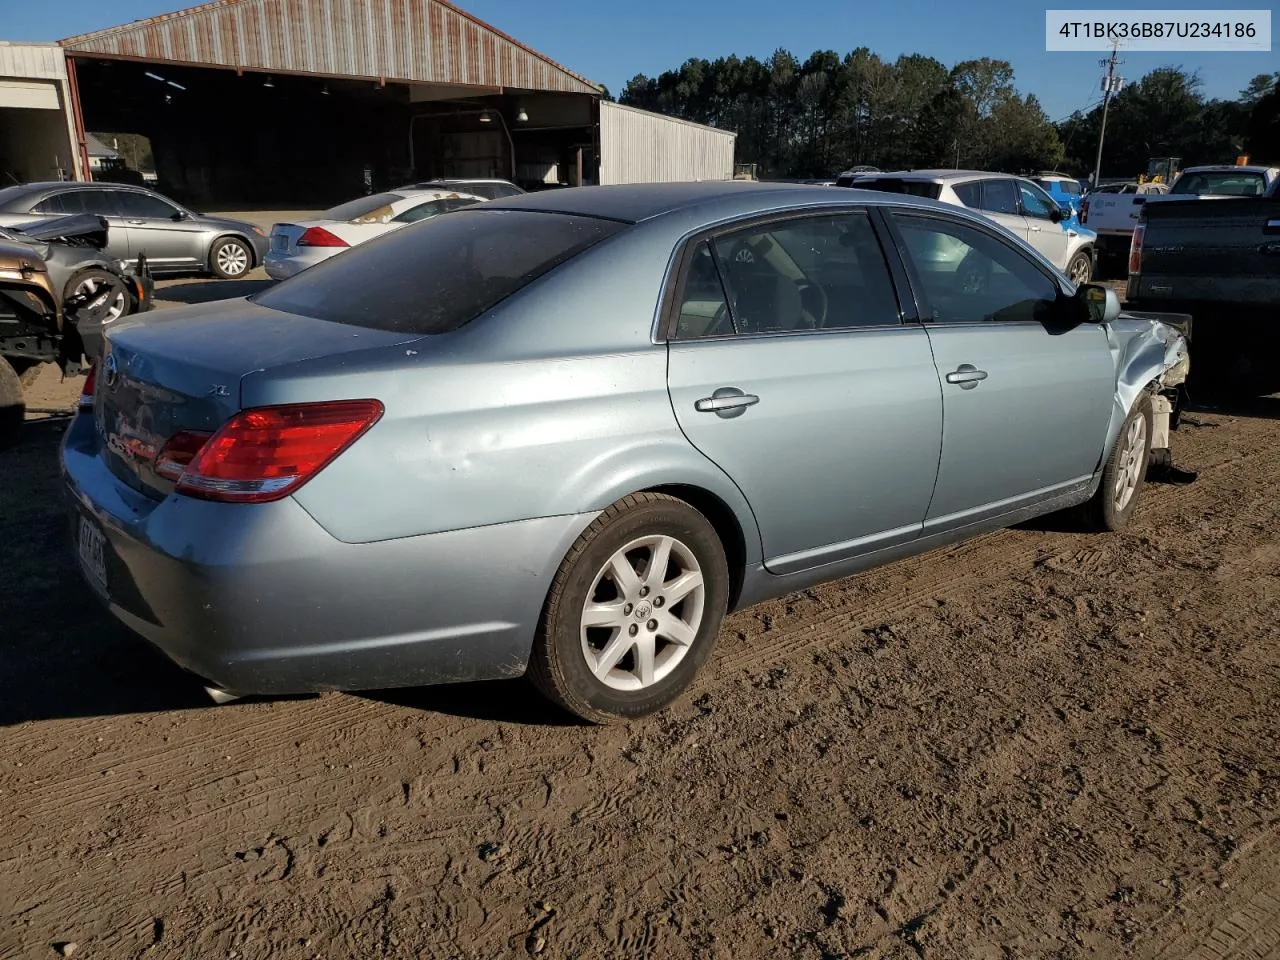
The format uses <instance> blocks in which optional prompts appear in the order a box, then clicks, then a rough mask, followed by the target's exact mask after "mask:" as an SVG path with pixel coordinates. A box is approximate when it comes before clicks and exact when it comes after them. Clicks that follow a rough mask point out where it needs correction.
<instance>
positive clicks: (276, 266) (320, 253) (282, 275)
mask: <svg viewBox="0 0 1280 960" xmlns="http://www.w3.org/2000/svg"><path fill="white" fill-rule="evenodd" d="M345 249H347V248H346V247H313V248H311V249H306V248H304V249H303V250H302V251H295V252H294V253H268V254H267V256H266V259H264V260H263V261H262V266H263V268H264V269H265V270H266V271H267V276H268V277H270V278H271V279H272V280H288V279H289V278H290V277H293V276H296V275H297V274H299V273H301V272H302V271H303V270H305V269H307V267H314V266H315V265H316V264H317V263H321V262H322V261H324V260H328V259H329V258H330V257H332V256H335V255H337V254H339V253H341V252H342V251H343V250H345Z"/></svg>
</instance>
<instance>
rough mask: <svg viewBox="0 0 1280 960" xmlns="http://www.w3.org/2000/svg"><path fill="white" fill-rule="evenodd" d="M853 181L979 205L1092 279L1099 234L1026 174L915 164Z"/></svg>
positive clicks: (1076, 274)
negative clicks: (917, 167)
mask: <svg viewBox="0 0 1280 960" xmlns="http://www.w3.org/2000/svg"><path fill="white" fill-rule="evenodd" d="M848 186H850V187H854V188H857V189H861V190H882V191H886V192H889V193H901V194H908V195H910V196H915V197H925V198H928V199H930V200H940V201H942V202H943V203H948V204H952V205H954V206H960V207H967V208H968V209H970V210H976V211H978V212H979V213H981V214H982V215H983V216H985V217H987V218H988V219H990V220H993V221H994V222H996V223H998V224H1000V226H1002V227H1004V228H1005V229H1006V230H1008V231H1009V232H1010V233H1011V234H1013V235H1014V236H1015V237H1017V238H1018V239H1020V240H1023V241H1026V242H1027V243H1030V244H1031V246H1033V247H1034V248H1035V249H1036V250H1038V251H1039V252H1040V253H1041V254H1043V255H1044V256H1045V257H1046V258H1048V260H1049V262H1051V263H1052V264H1053V265H1054V266H1055V267H1057V268H1058V269H1059V270H1062V271H1063V272H1064V273H1066V274H1067V276H1069V277H1070V278H1071V282H1072V283H1075V284H1082V283H1087V282H1088V281H1089V280H1090V279H1091V278H1092V277H1093V269H1094V257H1095V245H1096V242H1097V235H1096V234H1095V233H1094V232H1093V231H1092V230H1089V229H1087V228H1085V227H1082V226H1080V224H1079V223H1077V222H1076V221H1075V220H1074V219H1073V218H1072V217H1071V216H1070V215H1069V214H1068V213H1066V212H1064V211H1063V209H1062V208H1061V207H1059V206H1058V204H1057V203H1056V202H1055V201H1054V199H1053V197H1051V196H1049V194H1048V193H1046V192H1045V191H1044V189H1043V188H1042V187H1040V186H1039V185H1038V184H1036V183H1034V182H1033V181H1031V180H1029V179H1027V178H1025V177H1015V176H1011V175H1009V174H1004V173H988V172H982V171H975V170H911V171H901V172H894V173H879V174H871V175H867V176H859V177H855V178H853V179H852V181H851V182H850V183H849V184H848Z"/></svg>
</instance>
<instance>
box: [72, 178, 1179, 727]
mask: <svg viewBox="0 0 1280 960" xmlns="http://www.w3.org/2000/svg"><path fill="white" fill-rule="evenodd" d="M939 251H941V252H942V254H943V255H939ZM1187 369H1188V359H1187V353H1186V342H1185V340H1184V339H1183V337H1182V335H1181V334H1180V333H1179V332H1178V331H1176V330H1175V329H1174V328H1173V327H1172V326H1169V325H1166V324H1164V323H1161V322H1160V321H1159V320H1156V319H1152V318H1149V317H1147V318H1137V317H1126V316H1125V315H1123V314H1121V313H1120V309H1119V304H1118V301H1117V300H1116V298H1115V295H1114V293H1112V292H1110V291H1108V290H1107V289H1106V288H1104V287H1098V286H1091V285H1084V286H1080V287H1076V286H1074V285H1073V284H1072V283H1071V282H1070V281H1069V280H1068V279H1067V277H1066V276H1065V275H1064V274H1062V273H1061V272H1059V271H1058V270H1057V269H1056V268H1055V267H1054V266H1053V265H1052V264H1050V263H1049V262H1048V261H1047V260H1046V259H1045V258H1044V257H1043V256H1042V255H1041V254H1039V253H1037V252H1036V251H1035V250H1034V249H1032V248H1031V247H1030V246H1028V245H1027V244H1026V243H1024V242H1022V241H1021V240H1019V239H1018V238H1016V237H1014V236H1012V235H1011V234H1010V233H1009V232H1008V231H1006V230H1004V229H1002V228H1001V227H999V226H998V225H996V224H994V223H993V222H992V221H990V220H989V219H987V218H985V217H983V216H981V215H980V214H977V213H971V212H969V211H967V210H964V209H962V208H960V207H957V206H954V205H949V204H944V203H940V202H936V201H932V200H928V199H921V198H917V197H912V196H908V195H902V194H888V193H883V192H879V191H875V192H872V191H861V190H856V189H852V190H839V191H835V190H820V189H815V188H813V187H808V186H804V185H769V184H745V185H744V184H741V183H685V184H649V185H634V186H617V187H589V188H578V189H566V190H559V191H548V192H543V193H535V194H529V195H525V196H520V197H514V198H506V199H497V200H492V201H489V202H486V203H483V204H476V205H475V206H474V207H472V208H471V209H468V210H462V211H458V212H456V213H451V214H450V215H448V216H443V217H437V218H433V219H431V220H427V221H425V222H422V223H418V224H413V225H410V226H407V227H405V228H403V229H400V230H396V231H394V232H392V233H390V234H387V235H385V236H383V237H379V238H377V239H374V240H370V241H369V242H367V243H364V244H361V245H360V246H357V247H354V248H352V249H351V250H350V251H348V252H347V253H345V254H343V255H342V256H340V257H335V258H333V259H331V260H328V261H325V262H323V263H320V264H318V265H316V266H314V267H312V268H310V269H309V270H307V271H305V272H304V273H302V274H299V275H298V276H297V277H294V278H293V279H290V280H286V281H284V282H283V283H281V284H279V285H277V286H275V287H273V288H271V289H269V290H267V291H265V292H263V293H261V294H259V295H257V296H256V297H253V298H250V299H248V300H238V301H234V302H223V303H214V304H208V305H204V306H199V307H193V308H188V309H183V310H172V311H163V312H161V313H156V314H152V315H151V316H150V317H148V318H146V319H143V320H134V319H125V320H122V321H120V322H118V323H117V324H116V325H115V327H114V329H112V330H111V331H110V333H109V334H108V336H107V345H106V348H105V352H104V357H103V359H102V361H101V363H100V365H99V366H98V367H96V368H95V369H94V372H93V375H92V376H91V377H90V378H89V380H88V382H87V383H86V387H85V395H84V397H83V398H82V401H81V412H80V413H79V415H78V416H77V417H76V418H75V419H74V420H73V422H72V425H71V426H70V428H69V429H68V431H67V433H66V437H65V440H64V445H63V449H62V470H63V476H64V478H65V483H66V488H67V490H68V492H69V497H70V505H71V525H72V532H73V538H74V543H75V547H76V550H77V551H78V557H79V562H80V565H81V567H82V569H83V572H84V576H85V579H86V581H87V583H88V584H89V585H90V586H91V588H92V589H93V590H94V591H95V592H96V593H97V594H98V595H99V596H100V597H101V598H102V600H103V602H104V603H106V604H107V605H108V607H109V608H110V610H111V611H112V612H113V613H114V614H115V615H116V616H117V617H118V618H120V619H121V620H122V621H124V622H125V623H126V624H128V625H129V626H130V627H132V628H133V629H134V630H136V631H137V632H138V633H140V634H141V635H142V636H144V637H146V638H147V639H148V640H150V641H151V642H152V643H153V644H155V645H156V646H157V647H159V648H160V649H161V650H162V651H164V652H165V653H166V654H167V655H168V656H169V657H170V658H172V659H173V660H174V661H176V662H177V663H178V664H180V665H181V666H183V667H184V668H186V669H187V670H189V671H190V672H191V673H193V674H195V675H196V676H198V677H199V678H201V679H202V681H203V683H204V684H205V686H206V687H207V689H208V690H209V692H210V694H211V695H212V696H213V697H214V699H215V700H218V701H225V700H227V699H232V698H235V697H239V696H244V695H248V694H267V695H270V694H285V693H297V692H308V691H323V690H353V689H369V688H385V687H393V686H415V685H426V684H435V683H442V682H453V681H464V680H480V679H486V678H501V677H516V676H519V675H521V674H525V673H526V672H527V673H528V674H529V675H530V676H531V677H532V679H533V680H534V681H535V682H536V684H537V685H538V687H539V688H540V689H541V690H542V691H544V692H545V693H546V694H547V695H548V696H549V697H550V698H551V699H552V700H554V701H555V702H557V703H558V704H560V705H562V706H563V707H565V708H567V709H568V710H570V711H573V712H574V713H576V714H578V715H580V716H581V717H584V718H587V719H589V720H592V721H597V722H605V721H611V720H617V719H627V718H634V717H638V716H641V715H644V714H648V713H650V712H652V711H655V710H658V709H659V708H661V707H663V706H664V705H666V704H668V703H669V702H671V701H672V699H673V698H675V697H677V696H678V695H679V694H680V692H681V691H682V690H684V689H685V688H686V686H687V685H688V684H689V682H690V680H691V679H692V678H693V676H694V674H695V673H696V672H697V670H698V669H699V667H700V666H701V665H702V664H703V663H704V662H705V661H706V659H707V656H708V654H709V653H710V652H711V649H712V646H713V644H714V643H715V641H716V634H717V631H718V630H719V628H720V624H721V620H722V618H723V617H724V615H725V613H726V611H728V610H732V609H736V608H740V607H743V606H746V605H749V604H753V603H756V602H758V601H760V600H763V599H765V598H767V597H772V596H776V595H780V594H784V593H787V592H789V591H793V590H797V589H801V588H803V587H806V586H809V585H812V584H815V583H818V582H821V581H828V580H833V579H836V578H840V577H845V576H848V575H850V574H853V573H855V572H857V571H860V570H863V569H865V568H867V567H871V566H874V565H877V564H882V563H885V562H888V561H891V560H894V559H896V558H901V557H906V556H908V555H911V554H916V553H920V552H922V551H925V550H929V549H932V548H934V547H937V546H939V545H940V544H944V543H950V542H955V541H958V540H962V539H965V538H969V537H973V536H975V535H978V534H980V533H983V532H984V531H990V530H993V529H996V528H999V527H1003V526H1007V525H1010V524H1013V523H1016V522H1019V521H1023V520H1026V519H1027V518H1029V517H1032V516H1035V515H1038V514H1044V513H1048V512H1051V511H1059V510H1063V509H1065V508H1076V509H1078V511H1079V512H1080V514H1081V515H1082V516H1083V517H1087V518H1088V519H1089V520H1090V521H1091V522H1092V523H1093V524H1094V525H1096V526H1097V527H1100V528H1103V529H1108V530H1116V529H1119V528H1121V527H1123V526H1125V524H1126V523H1128V522H1129V519H1130V517H1131V516H1132V515H1133V512H1134V509H1135V506H1136V504H1137V503H1138V500H1139V495H1140V493H1141V491H1142V489H1143V480H1144V476H1145V472H1146V468H1147V465H1148V463H1149V461H1151V459H1152V457H1153V451H1155V452H1156V453H1160V452H1163V451H1165V450H1166V449H1167V448H1168V446H1169V428H1170V420H1171V414H1172V412H1173V399H1174V397H1175V395H1176V389H1177V386H1178V384H1179V383H1180V382H1181V381H1182V380H1183V378H1184V377H1185V376H1186V373H1187Z"/></svg>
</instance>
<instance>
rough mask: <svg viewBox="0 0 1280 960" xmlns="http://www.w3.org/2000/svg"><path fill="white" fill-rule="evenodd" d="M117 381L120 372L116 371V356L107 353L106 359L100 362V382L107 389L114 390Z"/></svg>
mask: <svg viewBox="0 0 1280 960" xmlns="http://www.w3.org/2000/svg"><path fill="white" fill-rule="evenodd" d="M119 379H120V371H119V370H118V369H116V356H115V354H114V353H108V354H107V356H106V359H105V360H103V361H102V382H103V383H104V384H106V386H107V387H108V389H112V390H114V389H115V386H116V381H117V380H119Z"/></svg>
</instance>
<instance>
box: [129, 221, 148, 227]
mask: <svg viewBox="0 0 1280 960" xmlns="http://www.w3.org/2000/svg"><path fill="white" fill-rule="evenodd" d="M146 222H147V221H145V220H130V221H129V223H132V224H133V225H134V226H137V227H141V226H143V225H144V224H145V223H146Z"/></svg>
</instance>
